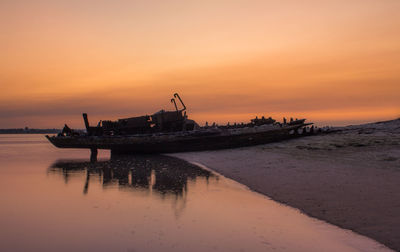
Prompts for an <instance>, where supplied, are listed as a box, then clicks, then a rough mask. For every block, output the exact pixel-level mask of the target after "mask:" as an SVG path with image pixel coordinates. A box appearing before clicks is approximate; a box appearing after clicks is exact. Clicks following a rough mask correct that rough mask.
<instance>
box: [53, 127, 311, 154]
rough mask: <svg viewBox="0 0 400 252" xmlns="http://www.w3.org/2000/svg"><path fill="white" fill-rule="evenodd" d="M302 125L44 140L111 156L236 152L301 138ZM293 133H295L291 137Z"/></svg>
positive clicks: (62, 146) (63, 137)
mask: <svg viewBox="0 0 400 252" xmlns="http://www.w3.org/2000/svg"><path fill="white" fill-rule="evenodd" d="M304 126H305V124H302V125H295V126H287V127H282V128H277V129H271V130H268V131H262V132H252V133H241V134H225V135H224V134H210V135H181V136H180V135H161V136H67V137H65V136H62V137H56V136H53V137H49V136H46V137H47V139H48V140H49V141H50V142H51V143H52V144H53V145H54V146H56V147H58V148H87V149H109V150H111V151H112V153H114V154H133V153H173V152H187V151H204V150H216V149H228V148H237V147H244V146H251V145H258V144H265V143H270V142H276V141H282V140H286V139H290V138H295V137H299V136H304V135H306V134H302V135H299V134H296V133H297V129H299V128H301V127H304ZM293 132H295V133H293Z"/></svg>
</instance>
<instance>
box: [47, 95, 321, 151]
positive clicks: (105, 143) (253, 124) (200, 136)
mask: <svg viewBox="0 0 400 252" xmlns="http://www.w3.org/2000/svg"><path fill="white" fill-rule="evenodd" d="M177 101H179V104H177ZM171 103H173V105H174V107H175V110H171V111H165V110H160V111H158V112H157V113H154V114H152V115H143V116H137V117H131V118H122V119H118V120H116V121H110V120H102V121H100V122H98V124H97V126H90V124H89V119H88V116H87V114H86V113H84V114H83V120H84V123H85V128H86V131H85V132H82V131H78V130H73V129H71V128H70V127H68V126H67V125H65V127H64V129H63V130H62V132H60V133H59V134H58V135H55V136H48V135H46V138H47V139H48V140H49V141H50V142H51V143H52V144H53V145H54V146H56V147H58V148H87V149H90V150H91V151H92V157H95V156H96V155H97V150H98V149H108V150H111V153H112V154H136V153H173V152H184V151H203V150H216V149H226V148H237V147H244V146H250V145H258V144H265V143H270V142H276V141H282V140H286V139H290V138H295V137H299V136H306V135H310V134H313V133H315V132H316V130H315V128H314V126H311V127H308V126H309V125H312V123H306V122H305V121H306V120H305V119H295V120H293V119H290V120H289V121H288V122H287V121H286V119H285V118H284V120H283V122H282V123H280V122H277V121H276V120H274V119H272V118H271V117H268V118H265V117H264V116H263V117H261V118H258V117H256V118H254V119H252V120H250V122H248V123H234V124H229V123H228V124H227V125H217V124H215V123H213V124H212V125H209V124H208V123H206V125H204V126H199V124H197V123H196V122H195V121H194V120H191V119H189V118H188V115H187V113H186V106H185V104H184V103H183V101H182V99H181V97H180V96H179V95H178V94H177V93H175V94H174V97H173V98H172V99H171ZM178 105H179V106H178ZM178 107H179V108H178Z"/></svg>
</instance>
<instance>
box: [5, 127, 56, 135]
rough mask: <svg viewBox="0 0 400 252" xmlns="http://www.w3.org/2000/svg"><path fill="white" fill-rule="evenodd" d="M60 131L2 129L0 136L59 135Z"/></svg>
mask: <svg viewBox="0 0 400 252" xmlns="http://www.w3.org/2000/svg"><path fill="white" fill-rule="evenodd" d="M60 131H61V130H60V129H26V128H16V129H0V134H55V133H59V132H60Z"/></svg>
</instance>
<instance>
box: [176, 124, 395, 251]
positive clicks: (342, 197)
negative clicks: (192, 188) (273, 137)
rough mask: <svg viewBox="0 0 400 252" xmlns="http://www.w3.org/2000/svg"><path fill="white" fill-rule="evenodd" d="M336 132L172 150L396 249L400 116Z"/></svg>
mask: <svg viewBox="0 0 400 252" xmlns="http://www.w3.org/2000/svg"><path fill="white" fill-rule="evenodd" d="M340 129H342V131H341V132H337V133H331V134H328V135H319V136H310V137H304V138H300V139H295V140H290V141H285V142H279V143H273V144H267V145H260V146H254V147H246V148H239V149H231V150H221V151H206V152H191V153H177V154H172V156H175V157H179V158H183V159H185V160H187V161H190V162H198V163H200V164H203V165H205V166H207V167H209V168H211V169H213V170H215V171H217V172H219V173H221V174H223V175H224V176H226V177H229V178H232V179H234V180H236V181H238V182H240V183H242V184H244V185H247V186H248V187H249V188H250V189H252V190H255V191H257V192H260V193H263V194H265V195H267V196H269V197H271V198H272V199H274V200H276V201H279V202H282V203H285V204H287V205H290V206H292V207H295V208H298V209H300V210H302V211H303V212H304V213H306V214H308V215H310V216H313V217H316V218H318V219H321V220H325V221H327V222H330V223H332V224H335V225H337V226H340V227H343V228H347V229H351V230H353V231H355V232H357V233H360V234H362V235H366V236H368V237H371V238H373V239H375V240H377V241H379V242H381V243H383V244H385V245H387V246H388V247H390V248H393V249H395V250H397V251H400V119H398V120H393V121H388V122H381V123H374V124H365V125H358V126H348V127H344V128H340Z"/></svg>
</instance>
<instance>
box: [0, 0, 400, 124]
mask: <svg viewBox="0 0 400 252" xmlns="http://www.w3.org/2000/svg"><path fill="white" fill-rule="evenodd" d="M399 12H400V1H398V0H353V1H351V0H346V1H344V0H335V1H333V0H332V1H320V0H315V1H312V0H310V1H299V0H296V1H295V0H293V1H289V0H287V1H284V0H283V1H268V0H263V1H251V0H247V1H234V0H229V1H218V0H213V1H189V0H186V1H168V0H159V1H156V0H153V1H128V0H126V1H123V0H118V1H104V0H97V1H74V0H70V1H56V0H44V1H40V0H38V1H18V0H14V1H8V0H2V1H1V2H0V29H1V33H0V51H1V57H0V118H1V119H0V128H8V127H24V126H29V127H62V126H63V123H64V122H69V123H70V125H71V126H73V127H79V128H83V123H82V119H81V113H82V112H88V113H89V119H90V120H91V122H92V123H96V121H98V120H100V119H116V118H118V117H121V116H134V115H140V114H146V113H147V114H151V113H154V112H156V111H158V110H159V109H161V108H164V109H173V106H172V105H171V104H170V102H169V99H170V98H171V96H172V94H173V93H174V92H179V93H180V94H181V96H182V98H183V99H184V101H185V102H186V104H187V106H188V113H189V115H190V117H191V118H193V119H195V120H197V121H199V122H200V123H204V122H205V121H209V122H212V121H217V122H219V123H223V122H228V121H229V122H235V121H237V122H238V121H247V120H248V119H250V118H251V117H254V116H255V115H263V114H264V115H268V116H269V115H272V116H273V117H276V118H277V119H279V120H281V118H282V117H283V116H286V117H290V116H293V117H306V118H309V119H310V120H312V121H314V122H316V123H317V124H330V125H343V124H351V123H359V122H368V121H374V120H385V119H394V118H397V117H400V31H399V27H400V15H398V13H399Z"/></svg>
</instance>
